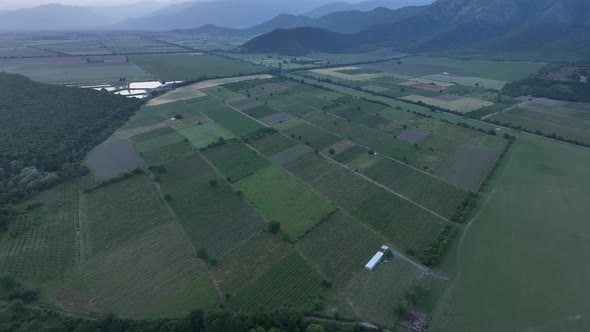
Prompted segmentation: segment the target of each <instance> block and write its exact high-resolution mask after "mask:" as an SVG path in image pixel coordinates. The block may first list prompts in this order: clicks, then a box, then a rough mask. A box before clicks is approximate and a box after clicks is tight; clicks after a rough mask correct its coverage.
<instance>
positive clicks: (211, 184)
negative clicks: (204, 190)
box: [209, 179, 217, 187]
mask: <svg viewBox="0 0 590 332" xmlns="http://www.w3.org/2000/svg"><path fill="white" fill-rule="evenodd" d="M209 185H210V186H211V187H217V180H215V179H213V180H209Z"/></svg>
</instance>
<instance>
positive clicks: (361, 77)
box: [311, 66, 382, 81]
mask: <svg viewBox="0 0 590 332" xmlns="http://www.w3.org/2000/svg"><path fill="white" fill-rule="evenodd" d="M311 72H313V73H318V74H322V75H327V76H333V77H336V78H340V79H343V80H349V81H366V80H370V79H373V78H377V77H379V76H381V75H382V74H381V73H380V72H378V71H375V70H372V71H369V70H367V69H363V68H361V67H353V66H348V67H337V68H327V69H313V70H311Z"/></svg>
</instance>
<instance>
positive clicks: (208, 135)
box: [180, 121, 236, 149]
mask: <svg viewBox="0 0 590 332" xmlns="http://www.w3.org/2000/svg"><path fill="white" fill-rule="evenodd" d="M180 133H181V134H182V136H184V137H186V138H187V139H188V140H189V142H191V144H192V145H193V146H194V147H196V148H198V149H200V148H204V147H206V146H208V145H209V144H211V143H214V142H217V141H219V138H220V137H223V139H225V140H228V139H231V138H235V137H236V136H235V135H234V134H233V133H232V132H230V131H229V130H227V129H225V128H223V127H222V126H220V125H219V124H217V123H215V122H211V121H210V122H205V123H203V124H200V125H196V126H192V127H188V128H183V129H181V130H180Z"/></svg>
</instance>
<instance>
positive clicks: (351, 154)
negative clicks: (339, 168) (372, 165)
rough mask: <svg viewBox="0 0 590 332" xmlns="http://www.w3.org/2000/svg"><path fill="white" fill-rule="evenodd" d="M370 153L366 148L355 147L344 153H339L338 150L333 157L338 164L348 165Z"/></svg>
mask: <svg viewBox="0 0 590 332" xmlns="http://www.w3.org/2000/svg"><path fill="white" fill-rule="evenodd" d="M368 152H369V150H367V149H366V148H363V147H362V146H359V145H355V146H353V147H351V148H349V149H346V150H345V151H343V152H338V150H336V154H335V155H334V156H331V157H332V158H333V159H334V160H336V161H337V162H339V163H341V164H344V165H347V164H348V163H350V162H351V161H353V160H355V159H357V158H358V157H359V156H361V155H368Z"/></svg>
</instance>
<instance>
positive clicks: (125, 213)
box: [82, 175, 173, 257]
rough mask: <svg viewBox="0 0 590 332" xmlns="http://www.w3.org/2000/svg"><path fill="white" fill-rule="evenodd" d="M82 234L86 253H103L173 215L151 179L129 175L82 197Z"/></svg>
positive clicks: (165, 221) (170, 220)
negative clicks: (129, 176)
mask: <svg viewBox="0 0 590 332" xmlns="http://www.w3.org/2000/svg"><path fill="white" fill-rule="evenodd" d="M83 203H84V204H83V206H82V216H83V222H84V223H83V226H82V236H83V240H84V244H85V252H86V254H87V255H86V256H88V257H90V256H93V255H96V254H97V253H100V252H104V251H106V250H108V249H110V248H113V247H114V246H116V245H118V244H120V243H123V242H125V241H127V240H128V239H129V238H131V237H133V236H135V235H137V234H139V233H142V232H145V231H147V230H149V229H151V228H153V227H155V226H157V225H161V224H164V223H167V222H172V221H173V218H172V216H171V215H170V212H169V211H168V209H167V208H166V205H165V203H164V200H163V199H162V197H160V195H159V194H158V191H157V189H156V187H155V186H154V184H153V183H152V181H150V179H149V178H148V177H147V176H145V175H136V176H132V177H131V178H128V179H126V180H123V181H119V182H115V183H112V184H109V185H107V186H104V187H102V188H98V189H96V190H93V191H92V192H90V193H88V194H85V195H84V196H83Z"/></svg>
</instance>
